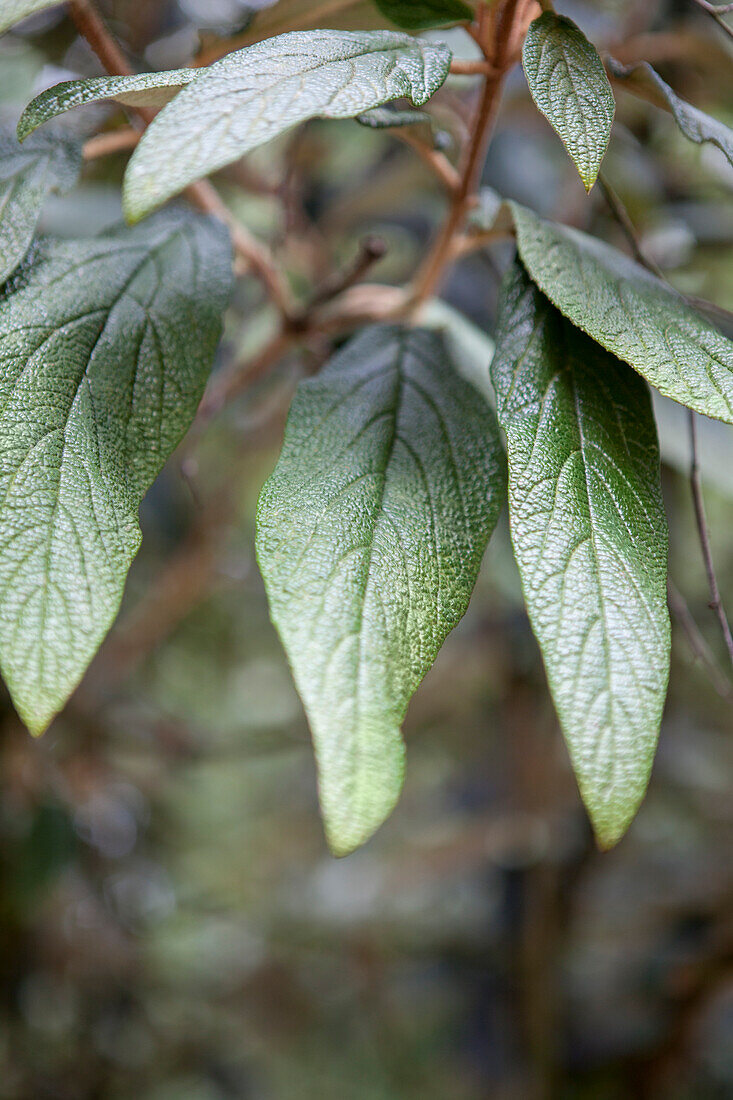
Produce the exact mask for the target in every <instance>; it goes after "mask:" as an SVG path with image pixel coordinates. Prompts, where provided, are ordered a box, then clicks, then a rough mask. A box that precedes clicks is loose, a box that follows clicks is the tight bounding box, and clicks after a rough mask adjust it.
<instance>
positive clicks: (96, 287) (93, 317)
mask: <svg viewBox="0 0 733 1100" xmlns="http://www.w3.org/2000/svg"><path fill="white" fill-rule="evenodd" d="M230 283H231V257H230V248H229V244H228V241H227V239H226V235H225V233H224V231H223V230H222V229H221V228H220V227H218V226H215V225H214V224H213V223H211V222H210V221H209V220H207V219H203V218H199V217H195V216H193V215H188V216H186V215H183V214H171V215H170V216H160V217H159V218H157V219H156V220H155V221H151V222H150V223H149V224H147V225H146V226H145V228H144V229H140V230H136V231H130V230H129V229H122V230H117V231H114V232H111V233H109V234H106V235H105V236H102V237H100V238H98V239H96V240H88V241H70V242H64V243H48V244H46V245H44V246H42V247H41V249H40V250H39V252H38V254H37V255H35V256H34V262H33V265H32V266H31V267H30V268H29V269H28V270H25V269H22V268H21V270H20V272H19V274H18V275H17V276H16V278H15V280H14V281H12V282H11V283H10V284H8V290H7V292H6V294H5V295H4V296H3V297H0V410H1V411H0V668H1V669H2V674H3V677H4V679H5V682H6V683H7V686H8V688H9V689H10V692H11V694H12V696H13V699H14V702H15V705H16V707H17V709H18V712H19V713H20V715H21V717H22V718H23V720H24V722H26V724H27V725H28V727H29V728H30V730H31V732H32V733H34V734H39V733H42V732H43V730H44V729H45V728H46V726H47V725H48V723H49V722H50V721H51V719H52V718H53V716H54V715H55V714H56V713H57V712H58V711H59V710H60V709H61V707H62V706H63V705H64V703H65V702H66V699H67V698H68V696H69V695H70V693H71V692H72V691H73V689H74V688H75V687H76V685H77V684H78V682H79V680H80V679H81V677H82V675H83V673H84V671H85V669H86V667H87V665H88V663H89V661H90V660H91V658H92V657H93V656H94V653H95V651H96V649H97V648H98V646H99V645H100V643H101V641H102V639H103V638H104V636H105V634H106V633H107V630H108V629H109V627H110V625H111V623H112V620H113V619H114V617H115V615H116V613H117V610H118V607H119V603H120V599H121V596H122V589H123V586H124V582H125V576H126V574H127V570H128V568H129V566H130V563H131V561H132V559H133V557H134V556H135V554H136V552H137V549H138V546H139V543H140V529H139V527H138V521H137V509H138V506H139V504H140V501H141V500H142V497H143V495H144V494H145V492H146V491H147V489H148V488H149V487H150V485H151V484H152V482H153V480H154V479H155V477H156V476H157V474H158V473H159V471H160V470H161V468H162V466H163V464H164V463H165V461H166V459H167V458H168V456H169V455H170V454H171V452H172V450H173V449H174V447H175V446H176V445H177V443H178V442H179V440H180V439H181V436H182V435H183V433H184V432H185V430H186V429H187V427H188V425H189V423H190V421H191V419H192V417H193V415H194V413H195V411H196V407H197V405H198V402H199V399H200V397H201V394H202V392H203V388H204V385H205V382H206V378H207V376H208V373H209V370H210V368H211V364H212V359H213V355H214V350H215V348H216V345H217V342H218V339H219V332H220V327H221V314H222V311H223V309H224V307H225V305H226V302H227V299H228V295H229V291H230Z"/></svg>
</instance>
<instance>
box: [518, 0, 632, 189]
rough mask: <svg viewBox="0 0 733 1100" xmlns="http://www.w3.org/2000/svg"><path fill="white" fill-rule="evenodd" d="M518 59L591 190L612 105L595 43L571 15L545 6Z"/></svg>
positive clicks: (608, 131) (603, 149)
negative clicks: (546, 9) (544, 10)
mask: <svg viewBox="0 0 733 1100" xmlns="http://www.w3.org/2000/svg"><path fill="white" fill-rule="evenodd" d="M522 62H523V64H524V72H525V75H526V77H527V83H528V84H529V90H530V92H531V93H532V98H533V99H534V101H535V103H536V104H537V106H538V107H539V109H540V111H541V112H542V114H543V115H544V116H545V118H546V119H547V120H548V122H549V123H550V125H551V126H552V128H553V130H554V131H555V133H556V134H557V135H558V137H559V138H560V139H561V141H562V143H563V145H564V146H565V148H566V149H567V151H568V153H569V154H570V156H571V158H572V159H573V161H574V163H575V166H576V168H577V169H578V172H579V173H580V178H581V179H582V181H583V183H584V185H585V189H586V191H590V189H591V187H592V186H593V184H594V183H595V182H596V179H597V177H598V172H599V170H600V167H601V161H602V160H603V158H604V156H605V153H606V149H607V148H608V142H609V139H610V137H611V128H612V126H613V117H614V114H615V111H616V103H615V101H614V98H613V91H612V90H611V85H610V84H609V82H608V77H607V76H606V70H605V69H604V68H603V62H602V61H601V59H600V57H599V56H598V53H597V51H596V48H595V46H592V45H591V43H590V42H589V41H588V39H587V38H586V37H585V35H584V34H583V32H582V31H581V30H580V28H579V27H576V25H575V23H573V22H572V20H570V19H566V18H565V16H563V15H555V13H554V12H549V11H546V12H543V14H542V15H541V16H540V17H539V19H535V20H534V22H532V23H530V26H529V30H528V32H527V37H526V38H525V40H524V48H523V51H522Z"/></svg>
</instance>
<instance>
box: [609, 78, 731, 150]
mask: <svg viewBox="0 0 733 1100" xmlns="http://www.w3.org/2000/svg"><path fill="white" fill-rule="evenodd" d="M609 67H610V69H611V72H612V73H613V75H614V76H615V77H616V78H617V79H618V80H626V81H628V82H629V90H630V91H638V92H639V93H640V94H641V95H642V96H643V98H646V99H650V100H651V101H652V102H653V103H656V104H657V105H658V106H662V107H665V108H666V109H667V110H669V111H671V112H672V114H673V116H674V119H675V122H676V123H677V125H678V126H679V128H680V130H681V131H682V133H683V134H684V135H685V137H686V138H689V139H690V141H694V142H695V143H696V144H697V145H702V144H703V143H704V142H710V143H711V144H712V145H717V147H718V149H720V151H721V153H723V155H724V156H725V157H727V158H728V160H729V161H730V163H731V164H733V130H731V128H730V127H729V126H726V125H725V124H724V123H722V122H719V121H718V119H716V118H711V117H710V115H706V114H705V112H704V111H699V110H698V109H697V107H693V106H692V104H691V103H687V102H686V101H685V100H684V99H680V97H679V96H678V95H676V94H675V93H674V92H673V91H672V89H671V88H670V86H669V84H666V83H665V82H664V81H663V80H662V78H661V76H660V75H659V73H656V72H655V71H654V69H653V68H652V67H651V65H649V64H648V63H647V62H646V61H642V62H641V63H640V64H639V65H631V66H629V67H626V66H625V65H620V64H619V62H618V61H614V60H613V58H609Z"/></svg>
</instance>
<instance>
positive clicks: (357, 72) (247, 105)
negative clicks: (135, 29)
mask: <svg viewBox="0 0 733 1100" xmlns="http://www.w3.org/2000/svg"><path fill="white" fill-rule="evenodd" d="M450 60H451V54H450V51H449V50H448V49H447V47H445V46H443V45H441V44H431V43H429V42H423V41H420V40H418V39H414V38H411V37H410V36H409V35H404V34H396V33H393V32H390V31H374V32H372V33H368V32H363V33H360V34H358V33H357V34H349V33H347V32H346V31H327V30H326V31H310V32H302V33H301V32H293V33H290V34H283V35H280V36H279V37H278V38H271V39H268V40H267V41H266V42H259V43H257V44H256V45H254V46H248V47H247V48H246V49H244V50H239V51H238V52H236V53H232V54H229V55H228V56H227V57H225V58H223V59H222V60H221V61H218V62H217V63H216V64H215V65H212V66H211V68H209V69H206V70H204V71H203V72H201V74H200V76H198V78H197V79H196V80H195V81H194V82H193V83H192V84H190V85H189V86H188V87H187V88H184V90H183V91H182V92H181V93H180V94H179V95H178V96H176V98H175V99H174V100H173V102H172V103H170V104H169V105H168V106H167V107H165V108H164V109H163V111H161V113H160V114H159V115H158V116H157V117H156V118H155V119H154V121H153V123H152V125H151V126H149V127H148V129H147V131H146V133H145V136H144V137H143V139H142V141H141V142H140V144H139V146H138V148H137V149H136V151H135V153H134V155H133V157H132V160H131V161H130V164H129V166H128V170H127V175H126V179H125V189H124V203H125V212H126V215H127V217H128V219H129V220H130V221H138V220H139V219H140V218H142V217H144V216H145V215H146V214H149V213H150V211H151V210H154V209H155V208H156V207H158V206H160V205H161V204H162V203H164V202H165V201H166V199H169V198H171V197H172V196H173V195H175V194H177V193H178V192H179V191H181V190H183V188H184V187H186V186H187V185H188V184H190V183H193V182H194V181H196V180H198V179H201V178H202V177H203V176H206V175H209V174H210V173H211V172H214V171H216V170H217V169H219V168H223V167H224V166H225V165H227V164H231V163H232V162H233V161H235V160H238V159H239V157H241V156H243V155H244V154H245V153H248V152H249V151H250V150H252V149H254V148H256V147H257V146H258V145H262V144H263V143H264V142H266V141H269V140H270V139H271V138H274V137H276V136H277V135H278V134H282V133H284V132H285V131H287V130H289V129H291V128H292V127H293V126H296V125H297V124H298V123H301V122H305V121H306V120H307V119H310V118H353V117H355V116H356V115H360V114H363V113H364V112H365V111H368V110H371V108H372V107H379V106H381V105H382V104H383V103H386V102H388V101H389V100H393V99H399V98H400V97H402V96H405V97H407V98H408V99H410V100H411V101H412V102H413V104H415V106H420V105H421V104H423V103H425V102H426V101H427V100H428V99H429V98H430V97H431V95H433V93H434V92H436V91H437V90H438V88H439V87H440V86H441V84H442V83H443V81H444V80H445V78H446V76H447V75H448V70H449V68H450Z"/></svg>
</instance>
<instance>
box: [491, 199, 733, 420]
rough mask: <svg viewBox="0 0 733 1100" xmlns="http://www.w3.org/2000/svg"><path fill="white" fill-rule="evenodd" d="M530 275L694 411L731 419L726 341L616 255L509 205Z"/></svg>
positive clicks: (731, 349) (731, 354)
mask: <svg viewBox="0 0 733 1100" xmlns="http://www.w3.org/2000/svg"><path fill="white" fill-rule="evenodd" d="M510 207H511V210H512V213H513V216H514V222H515V225H516V229H517V244H518V246H519V253H520V256H521V257H522V262H523V263H524V266H525V267H526V268H527V270H528V271H529V274H530V275H531V277H532V279H533V280H534V282H535V283H537V285H538V286H539V288H540V290H542V291H543V292H544V293H545V294H546V295H547V297H548V298H550V300H551V301H552V302H554V304H555V305H556V306H557V308H558V309H559V310H560V311H561V313H564V314H565V316H566V317H567V318H568V319H569V320H571V321H572V322H573V324H574V325H577V326H578V328H581V329H583V331H584V332H587V333H588V335H589V336H591V337H592V338H593V339H594V340H597V341H598V343H599V344H601V345H602V346H603V347H604V348H606V349H607V350H608V351H610V352H612V353H613V354H614V355H616V356H617V357H618V358H619V359H623V360H624V361H625V362H626V363H629V364H630V365H631V366H632V367H633V368H634V370H637V371H638V372H639V374H641V375H643V376H644V378H646V379H647V381H648V382H651V384H652V385H653V386H655V387H656V389H658V390H659V392H660V393H663V394H664V395H665V396H666V397H671V398H673V399H674V400H675V401H679V402H680V404H681V405H686V406H687V407H688V408H690V409H695V410H696V412H700V413H703V414H704V415H705V416H712V417H715V418H717V419H719V420H725V421H727V422H728V423H729V424H732V423H733V343H731V341H730V340H727V339H726V338H725V336H723V334H722V333H721V332H719V331H718V329H717V328H715V326H714V325H712V324H711V323H710V322H709V321H707V320H706V319H705V318H704V317H702V316H701V315H700V314H698V313H696V312H695V311H694V310H693V309H691V308H690V306H688V305H687V303H686V302H685V300H684V299H683V298H682V297H681V296H680V295H679V294H677V293H676V291H674V290H673V289H672V288H671V287H670V286H668V285H667V284H666V283H663V282H662V281H661V280H660V279H657V278H655V276H654V275H651V274H650V273H649V272H648V271H646V270H645V269H644V268H643V267H640V266H639V264H637V263H635V262H634V261H633V260H631V259H629V257H628V256H625V255H624V254H623V253H622V252H618V251H617V250H616V249H615V248H611V247H610V246H609V245H607V244H604V243H603V242H602V241H599V240H596V239H595V238H594V237H589V236H587V235H586V234H585V233H580V232H579V231H578V230H575V229H569V228H568V227H567V226H563V225H555V224H553V223H551V222H546V221H544V220H543V219H542V218H538V217H537V215H536V214H533V213H532V212H531V211H530V210H527V209H526V208H525V207H523V206H519V205H518V204H517V203H511V204H510Z"/></svg>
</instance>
